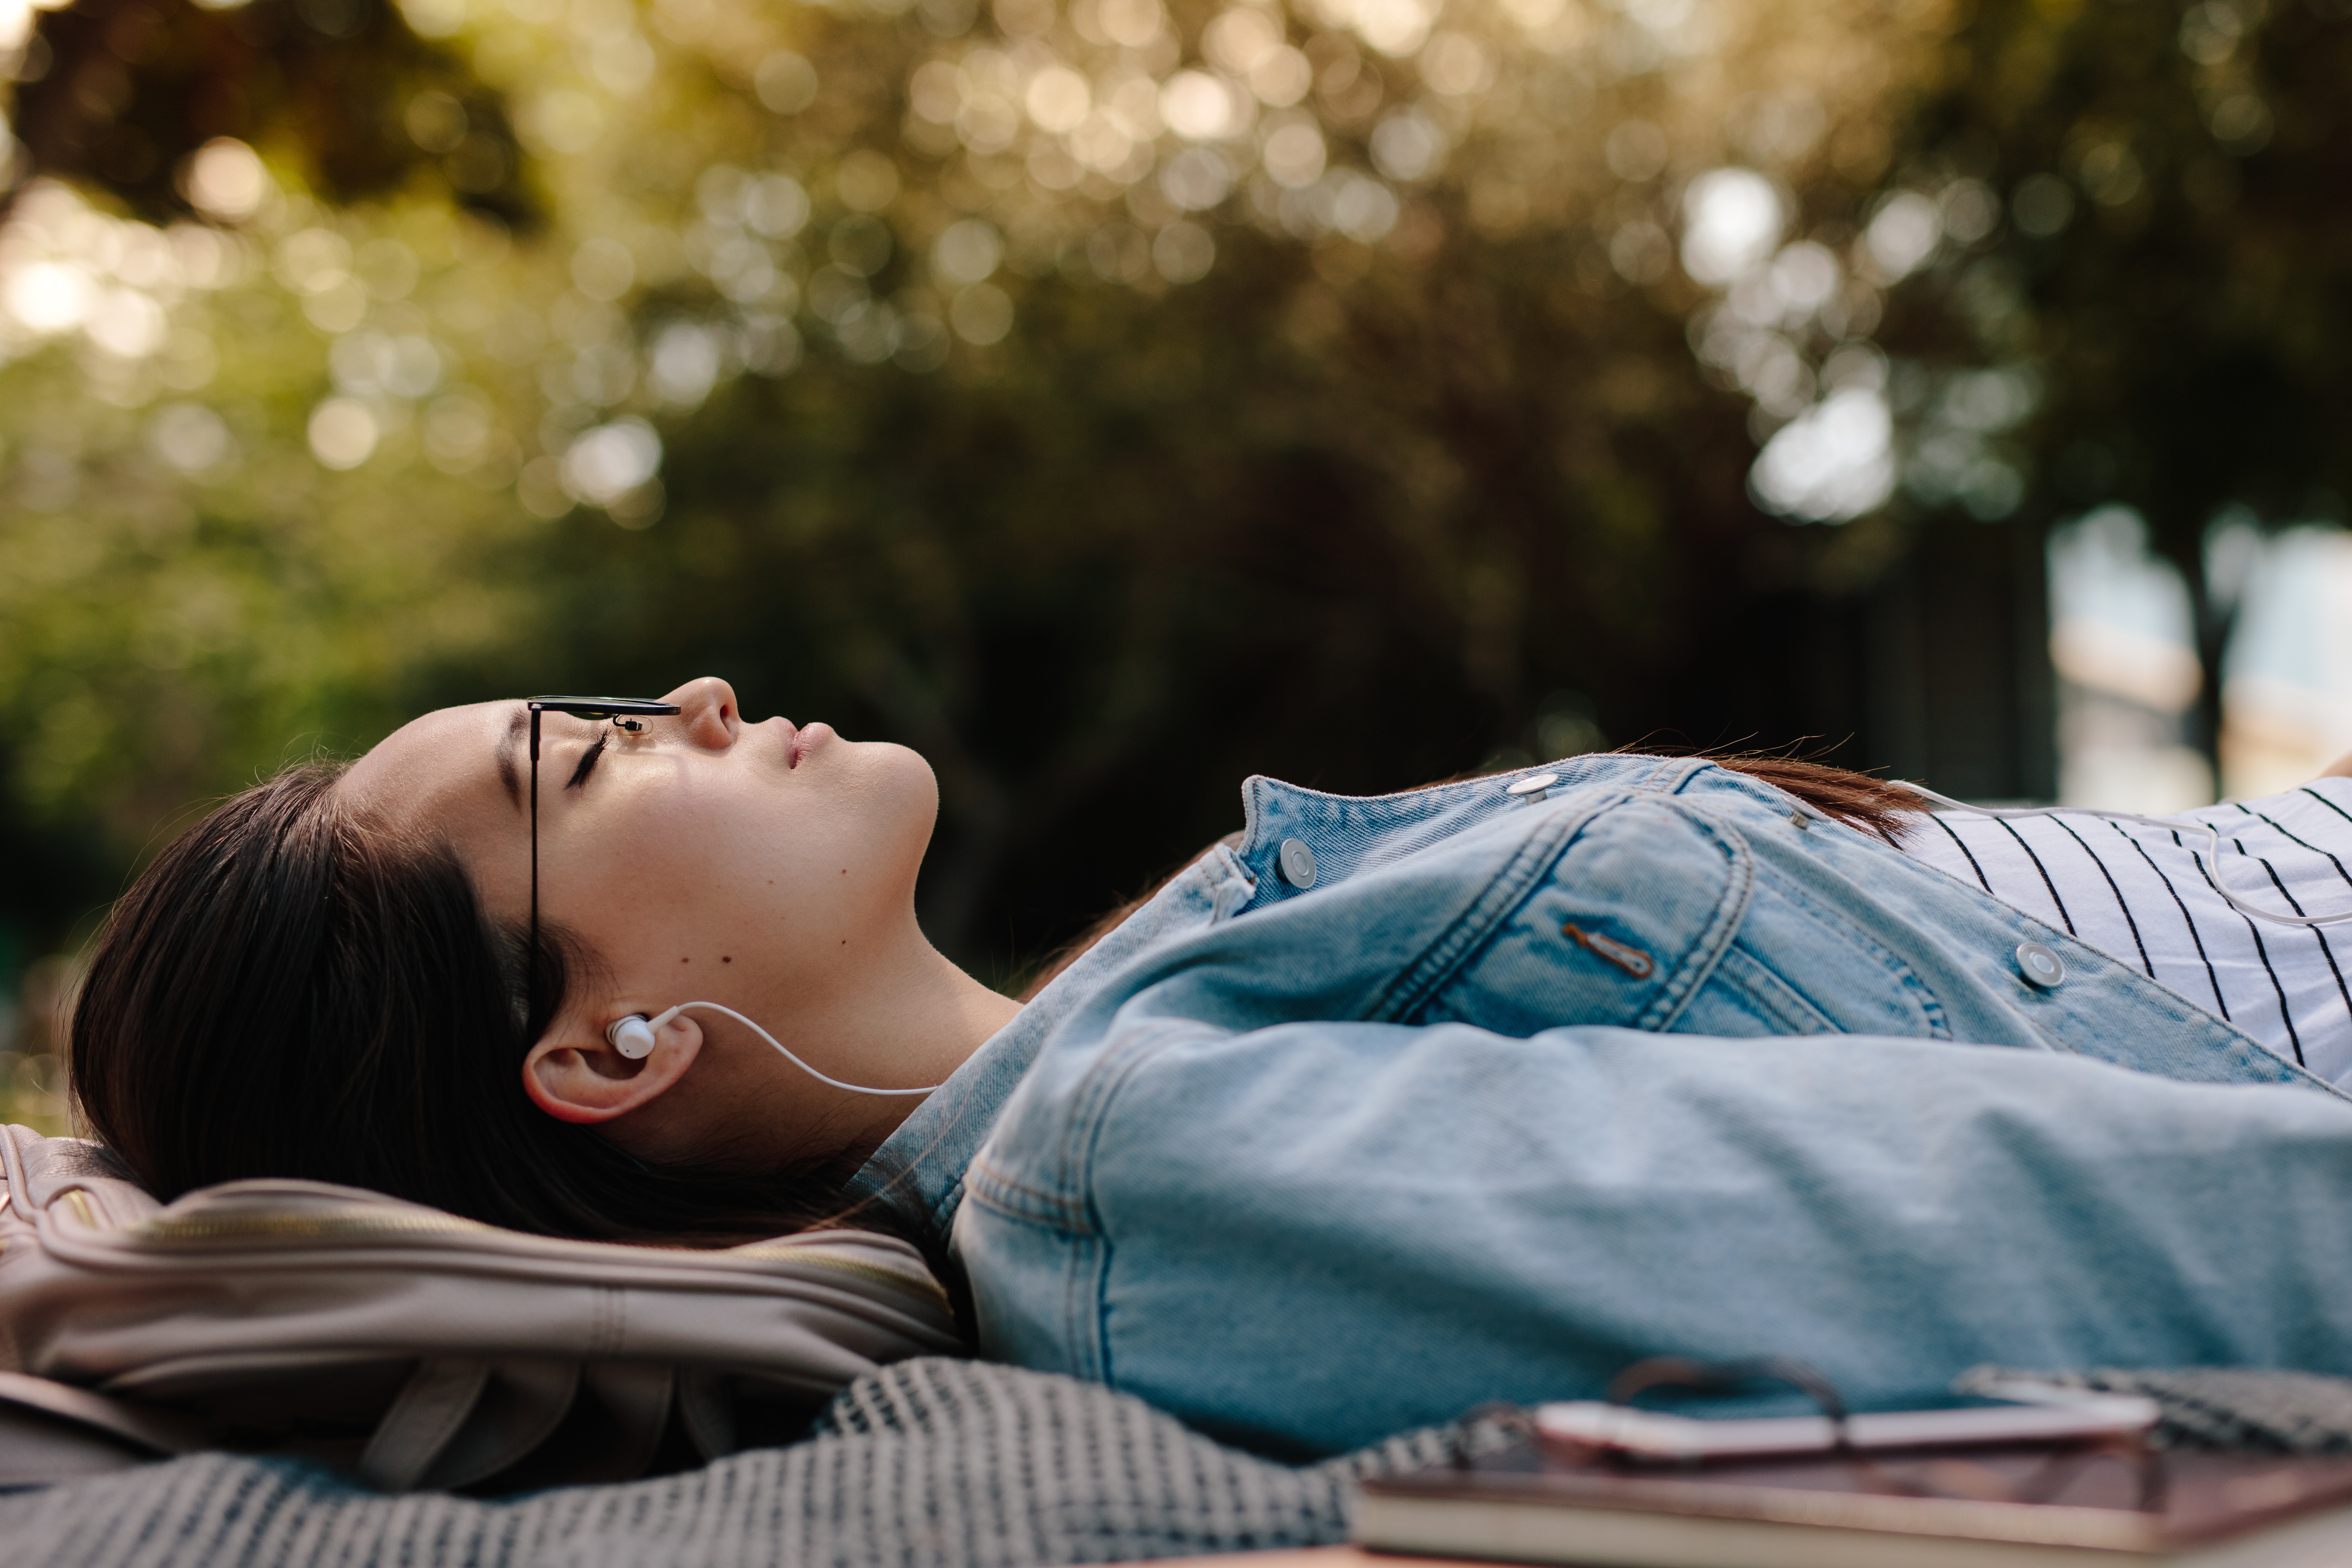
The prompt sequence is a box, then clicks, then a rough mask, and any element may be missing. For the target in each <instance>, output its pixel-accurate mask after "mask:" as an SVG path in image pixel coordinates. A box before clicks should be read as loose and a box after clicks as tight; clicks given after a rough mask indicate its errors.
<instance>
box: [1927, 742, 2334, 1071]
mask: <svg viewBox="0 0 2352 1568" xmlns="http://www.w3.org/2000/svg"><path fill="white" fill-rule="evenodd" d="M2180 815H2181V816H2185V817H2189V818H2193V819H2195V820H2198V821H2203V822H2210V823H2212V824H2213V825H2214V826H2217V827H2219V828H2220V829H2221V877H2222V879H2223V880H2224V881H2226V882H2227V883H2228V884H2229V888H2230V890H2231V892H2232V893H2234V894H2236V895H2237V896H2238V897H2239V898H2240V899H2241V900H2244V901H2245V902H2248V903H2251V904H2254V905H2256V906H2258V907H2260V908H2263V909H2270V910H2277V911H2279V912H2280V913H2281V914H2307V915H2319V914H2341V913H2347V912H2352V779H2344V778H2326V779H2316V780H2314V781H2313V782H2312V783H2310V784H2305V785H2304V786H2303V787H2302V788H2300V789H2294V790H2289V791H2287V792H2286V793H2285V794H2284V795H2268V796H2265V797H2264V798H2263V799H2260V800H2248V801H2225V802H2223V803H2222V804H2221V805H2213V806H2204V807H2200V808H2199V809H2197V810H2195V811H2189V812H2183V813H2181V814H2180ZM2206 842H2207V841H2206V837H2205V835H2204V834H2203V833H2201V832H2199V831H2196V830H2195V829H2189V830H2185V831H2184V830H2180V829H2171V828H2158V827H2150V826H2147V825H2145V824H2140V823H2118V822H2108V821H2105V820H2104V819H2102V818H2099V817H2095V816H2028V817H2014V816H2012V817H1998V818H1997V817H1983V816H1964V815H1962V814H1960V813H1958V812H1938V813H1937V814H1936V815H1935V816H1932V817H1930V818H1928V819H1927V824H1926V825H1925V826H1919V827H1916V828H1914V829H1913V830H1912V831H1911V832H1910V833H1909V834H1907V835H1906V837H1905V840H1904V846H1903V847H1905V848H1906V849H1907V850H1909V851H1910V852H1911V853H1912V854H1913V855H1914V856H1915V857H1916V858H1919V859H1921V860H1925V861H1927V863H1928V864H1930V865H1932V866H1935V867H1937V868H1939V869H1941V870H1943V871H1946V872H1948V873H1949V874H1950V875H1952V876H1955V877H1958V878H1959V879H1961V880H1963V881H1966V882H1972V883H1974V884H1975V885H1977V886H1978V887H1980V888H1982V889H1984V890H1985V891H1986V892H1988V893H1990V894H1991V895H1992V896H1993V897H1994V898H1996V899H1999V900H2001V902H2003V903H2005V904H2008V905H2011V907H2012V908H2015V909H2018V910H2023V911H2024V912H2025V913H2027V914H2030V915H2032V916H2033V917H2035V918H2036V919H2038V920H2042V921H2047V922H2048V923H2049V924H2051V925H2053V926H2055V927H2057V928H2058V929H2059V930H2061V931H2067V932H2069V933H2071V934H2072V935H2074V936H2075V937H2076V938H2078V939H2080V940H2081V941H2083V942H2087V943H2088V944H2090V945H2091V946H2093V947H2095V948H2097V949H2098V950H2099V951H2100V952H2104V953H2106V954H2107V955H2108V956H2109V957H2111V958H2115V959H2117V960H2120V961H2121V962H2123V963H2128V964H2130V965H2131V966H2132V967H2134V968H2136V969H2137V970H2139V971H2140V972H2141V973H2145V974H2147V976H2148V977H2149V978H2150V979H2152V980H2154V981H2156V982H2157V984H2159V985H2163V986H2165V987H2167V988H2168V989H2169V990H2171V991H2174V992H2176V993H2178V994H2180V995H2182V996H2185V997H2187V998H2188V999H2189V1001H2191V1002H2194V1003H2195V1004H2197V1005H2199V1006H2200V1007H2202V1008H2204V1009H2206V1010H2207V1011H2208V1012H2210V1013H2214V1014H2218V1015H2219V1016H2221V1017H2223V1018H2226V1019H2228V1020H2229V1021H2230V1022H2231V1023H2232V1024H2235V1025H2236V1026H2238V1027H2239V1028H2241V1029H2243V1030H2244V1031H2245V1032H2246V1033H2247V1034H2249V1035H2252V1037H2254V1038H2256V1039H2258V1040H2260V1041H2262V1042H2263V1044H2264V1045H2266V1046H2268V1047H2271V1049H2273V1050H2274V1051H2276V1052H2277V1053H2278V1054H2280V1055H2281V1056H2284V1057H2288V1058H2293V1059H2294V1060H2295V1061H2298V1062H2301V1063H2303V1064H2304V1065H2305V1067H2308V1068H2311V1070H2312V1071H2313V1072H2315V1073H2316V1074H2318V1075H2319V1076H2320V1077H2322V1078H2325V1079H2328V1080H2330V1081H2331V1082H2336V1083H2346V1082H2347V1080H2352V922H2347V923H2346V924H2343V925H2330V926H2316V927H2297V926H2284V925H2274V924H2273V923H2271V922H2270V921H2262V920H2256V919H2253V918H2252V917H2249V916H2247V915H2245V914H2243V913H2241V912H2240V911H2239V910H2235V909H2232V908H2231V906H2230V905H2229V904H2228V903H2227V902H2226V901H2224V900H2223V899H2222V898H2221V894H2220V892H2219V891H2217V890H2216V889H2215V888H2214V886H2213V870H2212V868H2211V867H2210V865H2209V864H2208V863H2207V861H2206V858H2205V855H2204V850H2205V847H2206ZM2192 850H2193V851H2195V852H2194V853H2192Z"/></svg>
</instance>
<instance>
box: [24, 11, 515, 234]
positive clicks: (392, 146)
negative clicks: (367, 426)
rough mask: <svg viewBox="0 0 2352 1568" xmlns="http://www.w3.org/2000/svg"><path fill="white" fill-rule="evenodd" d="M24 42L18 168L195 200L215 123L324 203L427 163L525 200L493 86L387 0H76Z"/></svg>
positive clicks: (425, 168) (476, 193)
mask: <svg viewBox="0 0 2352 1568" xmlns="http://www.w3.org/2000/svg"><path fill="white" fill-rule="evenodd" d="M16 79H17V86H16V105H15V114H14V119H15V121H16V134H17V138H18V140H19V141H20V142H22V143H23V145H24V148H25V152H26V156H27V161H28V163H29V168H28V169H27V170H26V171H22V172H21V173H28V174H46V175H51V176H55V177H59V178H64V179H84V180H89V181H92V182H95V183H97V184H101V185H103V186H104V187H105V188H106V189H107V190H109V191H110V192H111V193H113V194H114V195H117V196H118V197H120V198H121V200H122V201H123V202H124V203H126V204H127V205H129V206H130V208H131V210H132V211H133V212H135V213H137V214H139V215H140V216H142V217H148V218H151V219H161V218H170V217H175V216H185V215H187V214H188V213H189V212H190V211H191V210H192V205H191V202H190V199H189V195H188V192H187V190H186V189H185V187H184V179H185V176H186V173H187V171H188V167H189V160H190V158H191V157H192V155H193V154H194V153H195V152H196V151H197V150H198V149H199V148H201V147H202V146H203V145H204V144H205V143H206V142H210V141H212V140H213V139H214V138H215V137H223V136H226V137H234V138H236V139H238V140H240V141H243V142H247V143H250V144H257V145H266V146H272V147H276V148H279V149H282V150H283V152H284V153H285V154H286V155H287V156H288V157H289V159H290V160H291V161H292V166H293V167H294V169H295V170H296V171H297V172H298V173H299V175H300V177H301V179H302V182H303V184H305V185H307V186H308V187H309V188H310V190H311V191H313V192H314V193H316V194H317V195H319V196H320V197H321V198H323V199H325V200H328V201H331V202H337V203H350V202H356V201H365V200H369V199H372V198H376V197H381V196H383V195H390V194H392V193H394V192H395V191H398V190H400V189H402V188H403V187H404V186H407V185H409V184H412V183H413V182H415V180H416V178H417V177H418V176H419V175H424V176H425V177H426V178H427V180H428V181H429V182H430V183H435V184H441V185H443V186H444V188H445V189H446V192H447V193H448V194H449V195H451V196H453V197H454V198H455V199H456V200H457V202H459V203H460V204H462V205H466V206H468V207H472V208H476V209H478V210H480V211H483V212H487V213H492V214H495V215H497V216H499V217H500V218H502V219H504V220H505V221H507V222H509V223H515V222H518V221H524V220H527V219H529V218H530V216H532V214H533V211H534V206H535V204H534V203H533V202H532V200H531V198H530V194H529V190H528V186H527V184H526V183H525V181H524V180H523V179H522V178H521V175H522V160H521V158H520V148H519V147H518V146H517V144H516V142H515V137H514V132H513V130H512V127H511V126H510V125H509V122H508V116H507V112H506V104H505V100H504V95H502V94H501V93H499V91H497V90H496V89H493V88H490V87H488V86H487V85H485V84H484V83H483V82H482V81H481V80H480V79H479V78H478V77H477V76H476V75H475V73H474V71H473V68H472V67H471V65H470V63H469V62H467V60H466V59H465V58H463V57H462V56H461V55H459V54H457V53H456V52H453V51H452V50H450V49H448V48H446V47H442V46H440V45H437V44H435V43H433V42H430V41H428V40H425V39H423V38H420V37H417V36H416V34H415V32H414V31H413V30H412V29H411V28H410V26H408V25H407V23H406V22H405V21H404V19H403V18H402V16H400V14H399V13H397V12H395V11H392V10H390V9H388V8H387V7H386V6H385V5H383V3H382V0H247V3H244V4H240V5H233V6H201V7H200V6H197V5H186V4H179V3H175V0H163V3H158V0H77V3H76V4H74V5H70V6H68V7H67V8H65V9H61V10H53V11H48V12H47V13H45V14H44V15H43V16H41V18H40V25H39V26H38V28H37V30H36V31H35V32H34V33H33V35H32V36H31V37H30V38H29V39H28V40H27V42H26V54H25V56H24V58H23V59H22V61H21V62H20V64H19V65H18V68H17V70H16Z"/></svg>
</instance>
